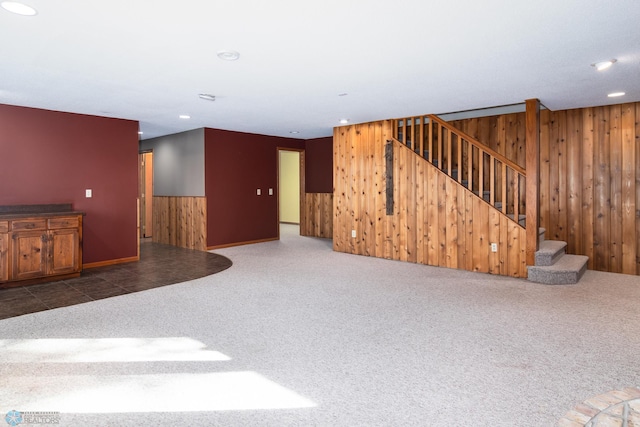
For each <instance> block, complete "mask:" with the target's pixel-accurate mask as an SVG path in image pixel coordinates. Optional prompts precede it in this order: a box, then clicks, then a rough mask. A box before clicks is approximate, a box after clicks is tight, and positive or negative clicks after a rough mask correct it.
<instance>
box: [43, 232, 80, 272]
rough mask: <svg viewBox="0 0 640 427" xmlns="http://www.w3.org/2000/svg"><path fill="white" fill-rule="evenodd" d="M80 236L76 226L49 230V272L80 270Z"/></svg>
mask: <svg viewBox="0 0 640 427" xmlns="http://www.w3.org/2000/svg"><path fill="white" fill-rule="evenodd" d="M79 242H80V238H79V234H78V230H77V229H75V228H69V229H63V230H51V231H49V269H48V271H47V273H48V274H69V273H75V272H77V271H80V257H79V255H80V254H79V252H80V251H79V247H80V244H79Z"/></svg>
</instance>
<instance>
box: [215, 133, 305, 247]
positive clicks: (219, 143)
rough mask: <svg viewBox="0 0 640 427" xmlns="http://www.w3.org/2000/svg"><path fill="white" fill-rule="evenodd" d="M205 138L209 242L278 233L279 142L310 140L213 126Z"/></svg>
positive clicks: (231, 241) (289, 145) (291, 144)
mask: <svg viewBox="0 0 640 427" xmlns="http://www.w3.org/2000/svg"><path fill="white" fill-rule="evenodd" d="M204 141H205V145H204V155H205V167H204V168H205V184H204V185H205V194H206V196H207V246H209V247H211V246H219V245H228V244H234V243H242V242H250V241H254V240H263V239H271V238H273V239H275V238H277V237H278V198H277V188H278V173H277V162H278V147H286V148H297V149H304V141H303V140H298V139H291V138H281V137H275V136H266V135H255V134H248V133H241V132H231V131H225V130H219V129H208V128H206V129H205V134H204ZM258 188H260V189H262V195H261V196H257V195H256V189H258ZM269 188H273V189H274V194H273V196H269V193H268V190H269Z"/></svg>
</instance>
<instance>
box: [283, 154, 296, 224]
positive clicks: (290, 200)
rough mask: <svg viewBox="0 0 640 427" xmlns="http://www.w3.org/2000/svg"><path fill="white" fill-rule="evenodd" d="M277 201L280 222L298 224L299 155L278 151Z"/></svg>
mask: <svg viewBox="0 0 640 427" xmlns="http://www.w3.org/2000/svg"><path fill="white" fill-rule="evenodd" d="M279 156H280V164H279V169H278V173H279V177H278V192H279V194H278V201H279V210H280V211H279V212H280V214H279V218H280V222H287V223H291V224H299V223H300V153H299V152H298V151H286V150H280V152H279Z"/></svg>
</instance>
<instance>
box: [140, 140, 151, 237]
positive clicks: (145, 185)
mask: <svg viewBox="0 0 640 427" xmlns="http://www.w3.org/2000/svg"><path fill="white" fill-rule="evenodd" d="M139 157H140V235H141V236H140V237H142V238H148V237H151V236H153V152H151V151H148V152H144V153H140V156H139Z"/></svg>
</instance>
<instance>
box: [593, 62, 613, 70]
mask: <svg viewBox="0 0 640 427" xmlns="http://www.w3.org/2000/svg"><path fill="white" fill-rule="evenodd" d="M616 62H617V60H616V59H610V60H608V61H601V62H596V63H595V64H591V66H592V67H596V70H598V71H602V70H606V69H607V68H609V67H611V66H612V65H613V64H615V63H616Z"/></svg>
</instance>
